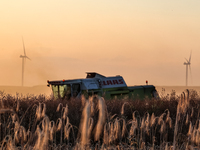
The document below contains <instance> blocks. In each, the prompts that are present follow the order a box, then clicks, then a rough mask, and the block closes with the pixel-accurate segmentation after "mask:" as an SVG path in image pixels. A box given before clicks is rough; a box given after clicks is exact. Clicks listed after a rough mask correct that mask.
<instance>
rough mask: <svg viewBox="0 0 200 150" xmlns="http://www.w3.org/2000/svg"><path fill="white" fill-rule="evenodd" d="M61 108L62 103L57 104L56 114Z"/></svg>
mask: <svg viewBox="0 0 200 150" xmlns="http://www.w3.org/2000/svg"><path fill="white" fill-rule="evenodd" d="M62 108H63V104H62V103H59V104H58V107H57V109H56V112H59V111H60V109H62Z"/></svg>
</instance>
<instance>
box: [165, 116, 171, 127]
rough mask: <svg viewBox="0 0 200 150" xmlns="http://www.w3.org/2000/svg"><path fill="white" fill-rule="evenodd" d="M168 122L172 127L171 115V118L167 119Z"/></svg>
mask: <svg viewBox="0 0 200 150" xmlns="http://www.w3.org/2000/svg"><path fill="white" fill-rule="evenodd" d="M166 123H168V125H169V128H172V119H171V117H169V118H168V119H167V122H166Z"/></svg>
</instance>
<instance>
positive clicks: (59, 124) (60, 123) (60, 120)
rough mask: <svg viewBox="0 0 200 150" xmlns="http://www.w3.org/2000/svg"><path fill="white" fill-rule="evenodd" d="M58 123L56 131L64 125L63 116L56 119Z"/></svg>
mask: <svg viewBox="0 0 200 150" xmlns="http://www.w3.org/2000/svg"><path fill="white" fill-rule="evenodd" d="M56 125H57V130H56V131H60V129H61V127H62V119H61V118H58V120H57V121H56Z"/></svg>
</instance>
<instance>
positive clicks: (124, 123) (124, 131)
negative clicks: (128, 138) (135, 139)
mask: <svg viewBox="0 0 200 150" xmlns="http://www.w3.org/2000/svg"><path fill="white" fill-rule="evenodd" d="M122 122H123V124H122V125H123V126H122V138H124V136H125V134H126V121H125V119H122Z"/></svg>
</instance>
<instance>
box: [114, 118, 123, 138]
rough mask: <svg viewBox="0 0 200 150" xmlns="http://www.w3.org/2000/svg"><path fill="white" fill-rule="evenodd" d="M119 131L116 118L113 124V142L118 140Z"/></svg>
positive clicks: (118, 123)
mask: <svg viewBox="0 0 200 150" xmlns="http://www.w3.org/2000/svg"><path fill="white" fill-rule="evenodd" d="M120 131H121V127H120V122H119V120H118V118H116V119H115V122H114V137H115V140H117V139H119V138H120V134H121V132H120Z"/></svg>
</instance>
